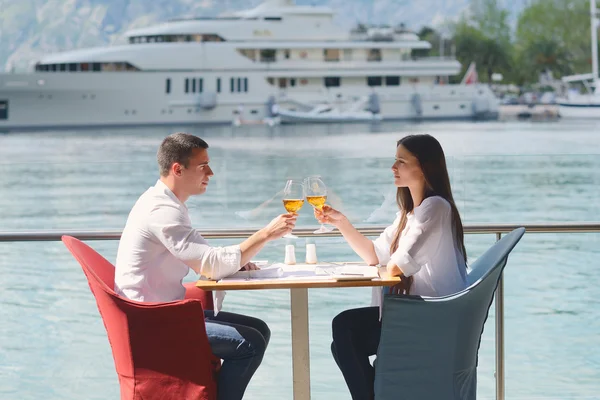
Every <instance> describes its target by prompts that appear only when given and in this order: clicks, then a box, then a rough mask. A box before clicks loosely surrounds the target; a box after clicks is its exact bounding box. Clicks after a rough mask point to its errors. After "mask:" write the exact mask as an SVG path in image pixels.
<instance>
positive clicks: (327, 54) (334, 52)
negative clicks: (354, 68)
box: [323, 49, 340, 61]
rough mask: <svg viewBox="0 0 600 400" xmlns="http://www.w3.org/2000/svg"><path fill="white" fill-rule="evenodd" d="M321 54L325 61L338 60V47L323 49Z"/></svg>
mask: <svg viewBox="0 0 600 400" xmlns="http://www.w3.org/2000/svg"><path fill="white" fill-rule="evenodd" d="M323 56H324V59H325V61H340V50H339V49H323Z"/></svg>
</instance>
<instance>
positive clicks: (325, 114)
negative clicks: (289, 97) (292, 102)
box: [278, 99, 382, 123]
mask: <svg viewBox="0 0 600 400" xmlns="http://www.w3.org/2000/svg"><path fill="white" fill-rule="evenodd" d="M377 111H378V110H377ZM278 116H279V118H280V119H281V123H302V122H377V121H381V120H382V118H381V114H379V112H374V111H372V108H369V105H368V99H366V100H359V101H356V102H353V103H351V104H349V105H348V104H346V105H344V104H339V105H338V104H331V103H322V104H317V105H315V106H312V107H310V108H308V109H306V110H304V111H300V110H293V109H286V108H284V107H279V110H278Z"/></svg>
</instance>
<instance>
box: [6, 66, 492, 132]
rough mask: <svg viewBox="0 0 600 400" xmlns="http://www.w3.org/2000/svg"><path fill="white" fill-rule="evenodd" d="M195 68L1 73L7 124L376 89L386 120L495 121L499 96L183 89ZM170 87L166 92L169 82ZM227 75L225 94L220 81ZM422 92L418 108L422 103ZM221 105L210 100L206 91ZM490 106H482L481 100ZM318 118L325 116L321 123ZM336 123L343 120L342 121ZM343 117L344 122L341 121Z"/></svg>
mask: <svg viewBox="0 0 600 400" xmlns="http://www.w3.org/2000/svg"><path fill="white" fill-rule="evenodd" d="M189 75H190V74H189V73H187V74H186V73H163V72H138V73H129V72H122V73H101V74H100V73H99V74H94V73H89V74H84V73H76V74H69V73H29V74H0V130H3V131H7V130H17V129H21V130H25V129H51V128H86V127H112V126H142V125H176V124H194V125H195V124H231V123H232V121H233V120H234V119H235V118H236V116H237V115H239V113H242V119H244V120H248V121H252V120H257V121H259V120H262V119H264V118H267V117H269V116H270V115H269V109H268V107H267V104H268V100H269V98H270V97H273V98H274V99H275V100H276V102H277V103H278V104H280V105H281V106H282V107H286V105H289V104H293V103H294V102H295V101H298V102H303V103H305V104H306V103H312V104H317V103H320V102H323V101H330V102H335V101H343V99H346V98H348V99H350V98H353V97H354V98H355V97H356V96H368V95H369V94H371V93H377V95H378V98H379V104H380V114H381V117H382V119H384V120H389V119H394V120H399V119H400V120H402V119H406V120H419V121H427V120H444V119H496V118H497V116H498V108H497V101H496V100H495V97H494V95H493V93H492V92H491V90H490V89H489V88H488V87H487V86H485V85H425V84H423V85H400V86H397V87H393V88H390V87H387V88H381V89H380V90H377V89H376V90H373V89H372V88H369V87H367V86H366V85H365V86H364V87H358V86H355V87H351V86H348V87H340V88H335V89H331V88H330V89H329V90H327V91H324V90H323V88H322V87H315V88H311V87H310V86H307V87H303V88H301V90H294V88H287V89H282V88H278V87H275V86H273V85H270V84H269V83H268V81H267V78H266V77H265V75H264V74H261V73H257V72H252V73H248V74H247V78H248V80H249V90H248V91H247V92H245V93H233V92H230V90H229V85H226V84H225V83H228V82H229V77H228V76H227V74H226V73H221V72H211V73H202V77H203V79H204V82H205V85H204V93H202V94H199V93H195V94H188V93H183V82H184V79H186V76H189ZM166 79H170V82H171V84H170V86H171V90H170V93H166V90H165V81H166ZM217 79H221V80H222V82H223V85H222V87H221V89H222V90H221V92H217V91H216V89H215V85H214V82H215V81H216V80H217ZM415 94H418V95H419V107H415V101H414V98H415ZM204 95H211V96H213V97H214V98H215V104H213V105H212V106H208V107H207V106H206V104H205V103H204V102H203V98H202V96H204ZM482 99H483V100H485V101H484V103H485V104H487V106H486V108H485V109H484V110H482V109H481V107H475V106H476V103H477V104H481V100H482ZM316 122H318V121H316ZM336 122H337V121H336ZM339 122H342V121H339Z"/></svg>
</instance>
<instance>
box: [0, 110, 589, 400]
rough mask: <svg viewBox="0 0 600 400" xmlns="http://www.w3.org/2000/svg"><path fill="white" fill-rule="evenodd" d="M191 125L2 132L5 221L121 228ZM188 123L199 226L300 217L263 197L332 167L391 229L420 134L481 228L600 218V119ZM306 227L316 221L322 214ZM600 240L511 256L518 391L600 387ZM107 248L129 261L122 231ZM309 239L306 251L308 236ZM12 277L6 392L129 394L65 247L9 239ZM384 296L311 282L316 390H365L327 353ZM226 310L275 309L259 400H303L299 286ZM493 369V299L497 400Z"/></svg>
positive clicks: (7, 280) (353, 211)
mask: <svg viewBox="0 0 600 400" xmlns="http://www.w3.org/2000/svg"><path fill="white" fill-rule="evenodd" d="M178 130H184V128H179V127H165V128H139V129H137V128H136V129H121V130H81V131H68V132H57V131H52V132H36V133H26V132H22V133H15V134H7V135H0V188H1V195H0V230H28V229H60V230H68V229H86V230H87V229H120V228H122V227H123V225H124V223H125V219H126V216H127V213H128V212H129V210H130V208H131V206H132V205H133V203H134V202H135V200H136V199H137V197H138V196H139V195H140V194H141V193H142V192H143V191H144V190H145V189H146V188H147V187H149V186H151V185H153V184H154V182H155V180H156V177H157V172H156V170H157V168H156V162H155V154H156V149H157V147H158V145H159V143H160V141H161V139H162V138H163V137H164V136H165V135H167V134H169V133H172V132H174V131H178ZM185 130H187V131H188V132H191V133H195V134H198V135H199V136H201V137H203V138H205V139H206V140H207V141H208V143H209V145H210V149H209V154H210V157H211V159H212V160H211V165H212V166H213V169H214V170H215V173H216V175H215V177H214V178H213V180H212V181H211V184H210V186H209V189H208V192H207V194H206V195H204V196H201V197H197V198H192V199H190V200H189V201H188V206H189V208H190V214H191V218H192V221H193V223H194V225H195V226H196V227H198V228H200V229H202V228H213V227H230V228H239V227H260V226H262V225H264V224H265V223H267V222H268V221H269V220H270V219H271V218H272V217H274V216H275V215H276V214H278V213H281V212H283V211H284V210H283V207H282V204H281V202H280V200H279V199H276V200H274V201H272V202H271V203H268V204H267V205H265V206H264V207H262V208H257V207H258V206H259V205H260V204H261V203H263V202H264V201H265V200H268V199H269V198H271V197H272V196H273V195H274V194H275V193H277V192H278V191H279V190H281V189H282V188H283V184H284V182H285V179H286V178H288V177H298V178H301V177H304V176H307V175H311V174H319V175H321V176H322V177H323V179H324V181H325V182H326V183H327V184H328V185H329V186H330V188H331V189H332V190H333V192H334V194H335V195H334V196H330V201H331V202H332V203H333V204H334V205H335V206H338V207H340V208H342V209H343V210H344V211H345V212H346V214H347V215H348V216H349V217H350V218H351V219H352V221H353V222H354V223H355V224H357V225H361V224H386V223H387V224H389V223H390V222H391V221H392V220H393V217H394V213H395V212H396V209H395V206H394V203H393V195H392V194H393V187H392V178H391V173H390V166H391V164H392V162H393V157H394V151H395V142H396V140H397V139H399V138H400V137H402V136H403V135H404V134H406V133H414V132H428V133H431V134H432V135H434V136H435V137H437V138H438V139H439V140H440V142H441V143H442V146H443V147H444V149H445V151H446V155H447V158H448V166H449V169H450V174H451V179H452V184H453V189H454V193H455V198H456V200H457V204H458V207H459V209H460V211H461V215H462V217H463V222H464V223H466V224H469V223H484V222H500V223H505V222H506V223H508V222H514V223H517V222H522V223H525V222H558V221H574V222H586V221H597V220H599V219H600V218H599V217H598V215H599V211H600V202H598V201H597V198H598V197H600V139H599V138H598V132H600V123H597V122H582V123H573V122H566V121H561V122H558V123H547V124H544V123H540V124H530V123H485V124H474V123H439V124H420V125H411V124H382V125H381V126H377V127H370V126H367V125H345V126H339V125H337V126H319V125H314V126H291V127H276V128H275V129H272V130H269V129H265V128H263V127H252V128H243V129H239V128H237V129H232V128H230V127H220V128H193V129H190V128H185ZM240 211H241V212H242V213H241V214H237V212H240ZM250 211H253V212H250ZM240 215H242V216H245V217H246V219H245V218H242V217H241V216H240ZM298 224H299V225H301V226H314V227H315V228H316V222H315V221H314V219H313V217H312V213H311V211H310V208H309V207H307V206H305V208H303V209H302V210H301V211H300V218H299V220H298ZM599 239H600V235H597V234H526V236H525V237H524V239H523V240H522V241H521V243H520V244H519V246H518V247H517V249H516V250H515V252H514V253H513V255H512V256H511V258H510V260H509V264H508V267H507V269H506V284H505V296H506V303H505V313H506V315H505V318H506V322H505V329H506V393H507V398H510V399H531V398H539V399H595V398H600V396H599V395H598V394H597V393H598V392H599V389H600V384H599V383H598V382H600V346H599V345H598V342H599V339H600V334H599V333H598V332H600V307H599V305H600V304H599V303H600V300H599V299H600V289H598V285H597V284H596V282H598V281H599V280H600V268H598V267H599V262H598V259H599V256H600V245H599V242H600V241H599ZM493 241H494V237H492V235H468V236H467V238H466V245H467V251H468V253H469V257H470V259H474V258H475V257H477V255H478V254H481V253H482V252H483V251H484V250H485V249H486V248H487V247H488V246H490V245H491V244H492V243H493ZM235 242H236V241H235V240H229V241H213V243H215V244H216V245H221V244H229V243H235ZM91 244H92V246H93V247H94V248H96V249H97V250H98V251H100V252H101V253H102V254H104V255H105V256H106V257H107V258H108V259H109V260H114V259H115V255H116V248H117V242H92V243H91ZM283 244H284V243H283V241H278V242H273V243H270V244H269V245H267V246H266V248H265V249H264V250H263V252H262V253H261V255H260V257H259V258H261V259H269V260H271V261H280V260H281V259H282V258H283ZM316 244H317V250H318V255H319V257H320V258H321V259H338V260H339V259H356V256H355V255H354V254H353V253H352V251H351V250H350V249H349V247H348V246H347V245H345V244H344V242H343V241H342V240H341V239H339V238H317V239H316ZM297 249H298V250H297V254H296V257H297V258H299V259H303V258H304V250H303V249H304V240H299V241H298V242H297ZM186 280H188V281H193V280H194V276H193V275H192V274H190V275H189V276H188V277H187V278H186ZM0 287H1V288H2V290H1V291H0V320H1V321H2V323H1V325H0V398H2V399H37V398H40V397H44V398H46V399H61V400H63V399H64V400H71V399H73V400H75V399H82V398H85V399H116V398H118V393H119V391H118V383H117V378H116V374H115V370H114V364H113V360H112V356H111V353H110V347H109V344H108V340H107V338H106V333H105V331H104V326H103V325H102V321H101V319H100V317H99V314H98V311H97V309H96V305H95V303H94V300H93V297H92V295H91V293H90V291H89V288H88V286H87V283H86V281H85V278H84V276H83V274H82V272H81V269H80V267H79V266H78V264H77V263H76V262H75V261H74V259H73V258H72V257H71V255H70V254H69V253H68V252H67V251H66V249H65V248H64V246H63V245H62V244H61V243H51V242H42V243H1V244H0ZM369 299H370V291H369V289H331V290H325V289H314V290H310V294H309V302H310V335H311V336H310V337H311V379H312V382H311V384H312V386H311V387H312V397H313V399H348V398H349V395H348V392H347V390H346V389H345V384H344V382H343V379H342V377H341V374H340V373H339V372H338V370H337V367H336V366H335V364H334V362H333V360H332V358H331V355H330V353H329V342H330V337H331V331H330V321H331V319H332V318H333V317H334V316H335V315H336V314H337V313H338V312H340V311H342V310H344V309H346V308H350V307H359V306H364V305H368V302H369ZM225 310H228V311H233V312H241V313H247V314H251V315H254V316H258V317H260V318H263V319H264V320H266V321H267V323H268V324H269V326H270V327H271V329H272V331H273V337H272V342H271V344H270V347H269V349H268V351H267V354H266V357H265V360H264V362H263V364H262V366H261V367H260V368H259V370H258V372H257V374H256V375H255V377H254V379H253V381H252V382H251V384H250V387H249V389H248V392H247V396H246V398H248V399H259V398H260V399H291V398H292V391H291V386H292V372H291V371H292V370H291V341H290V320H289V319H290V315H289V293H288V292H287V291H285V290H272V291H249V292H229V293H228V294H227V298H226V300H225ZM190 346H193V343H190ZM493 373H494V341H493V307H492V312H491V315H490V319H489V321H488V323H487V325H486V330H485V332H484V337H483V341H482V345H481V350H480V359H479V386H478V392H479V397H480V398H482V399H485V398H493V397H494V375H493ZM83 393H85V394H83Z"/></svg>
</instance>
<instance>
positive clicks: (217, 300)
mask: <svg viewBox="0 0 600 400" xmlns="http://www.w3.org/2000/svg"><path fill="white" fill-rule="evenodd" d="M226 294H227V292H226V291H224V290H213V304H214V313H215V317H216V316H217V314H218V313H219V311H221V308H223V300H225V295H226Z"/></svg>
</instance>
